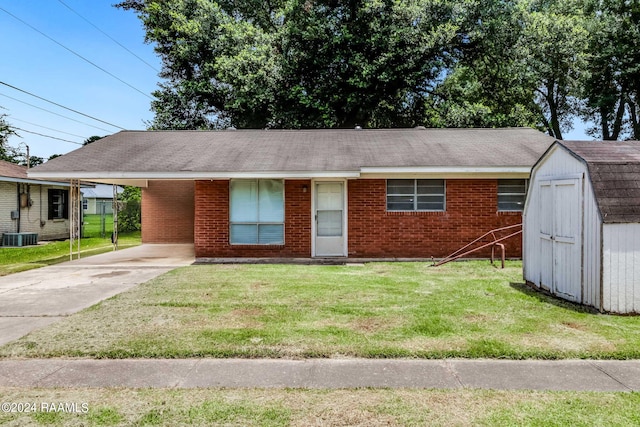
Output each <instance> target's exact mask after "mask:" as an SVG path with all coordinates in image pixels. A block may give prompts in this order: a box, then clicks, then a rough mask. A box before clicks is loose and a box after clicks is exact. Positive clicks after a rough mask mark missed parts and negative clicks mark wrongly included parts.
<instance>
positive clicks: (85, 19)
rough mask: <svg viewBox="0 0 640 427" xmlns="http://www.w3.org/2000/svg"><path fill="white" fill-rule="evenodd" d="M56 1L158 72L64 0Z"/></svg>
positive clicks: (152, 67)
mask: <svg viewBox="0 0 640 427" xmlns="http://www.w3.org/2000/svg"><path fill="white" fill-rule="evenodd" d="M58 2H60V3H61V4H62V5H63V6H64V7H66V8H67V9H69V10H70V11H71V12H73V13H75V14H76V15H78V16H79V17H80V18H82V19H83V20H84V21H85V22H87V23H88V24H89V25H91V26H92V27H93V28H95V29H96V30H98V31H100V32H101V33H102V34H104V35H105V36H107V37H108V38H109V39H110V40H111V41H112V42H114V43H115V44H117V45H118V46H120V47H121V48H123V49H124V50H126V51H127V52H129V53H130V54H131V55H133V56H135V57H136V58H138V59H139V60H140V61H141V62H143V63H144V64H146V65H147V66H148V67H149V68H151V69H152V70H154V71H156V72H158V73H159V72H160V70H158V69H157V68H156V67H154V66H153V65H151V64H149V63H148V62H147V61H145V60H144V59H142V58H140V57H139V56H138V55H136V54H135V53H134V52H132V51H130V50H129V49H128V48H127V47H126V46H124V45H122V44H121V43H120V42H119V41H118V40H116V39H114V38H113V37H111V36H110V35H109V34H107V33H105V32H104V31H102V30H101V29H100V28H99V27H98V26H97V25H95V24H94V23H93V22H91V21H89V20H88V19H87V18H85V17H84V16H82V15H80V13H78V12H77V11H75V10H74V9H72V8H71V7H70V6H69V5H67V4H66V3H65V2H63V1H62V0H58Z"/></svg>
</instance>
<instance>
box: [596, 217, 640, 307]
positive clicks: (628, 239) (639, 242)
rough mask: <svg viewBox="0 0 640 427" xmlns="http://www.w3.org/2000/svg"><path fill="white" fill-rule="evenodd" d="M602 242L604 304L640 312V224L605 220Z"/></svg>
mask: <svg viewBox="0 0 640 427" xmlns="http://www.w3.org/2000/svg"><path fill="white" fill-rule="evenodd" d="M602 243H603V272H604V274H603V284H604V286H603V304H602V305H603V307H602V308H603V309H604V310H605V311H611V312H614V313H640V224H605V225H604V227H603V242H602Z"/></svg>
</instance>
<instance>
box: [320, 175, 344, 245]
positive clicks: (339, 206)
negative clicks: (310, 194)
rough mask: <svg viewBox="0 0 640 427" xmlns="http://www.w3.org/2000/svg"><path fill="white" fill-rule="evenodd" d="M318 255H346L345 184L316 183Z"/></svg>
mask: <svg viewBox="0 0 640 427" xmlns="http://www.w3.org/2000/svg"><path fill="white" fill-rule="evenodd" d="M315 188H316V191H315V193H316V212H315V219H316V235H315V236H314V240H315V255H316V256H345V255H346V254H345V215H344V185H343V183H342V182H318V183H316V186H315Z"/></svg>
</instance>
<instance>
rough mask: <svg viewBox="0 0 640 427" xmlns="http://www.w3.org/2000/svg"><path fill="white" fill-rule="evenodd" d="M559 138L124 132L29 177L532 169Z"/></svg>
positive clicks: (511, 133)
mask: <svg viewBox="0 0 640 427" xmlns="http://www.w3.org/2000/svg"><path fill="white" fill-rule="evenodd" d="M552 143H553V139H552V138H551V137H549V136H547V135H545V134H543V133H541V132H539V131H536V130H534V129H527V128H505V129H380V130H354V129H335V130H236V131H230V130H227V131H122V132H119V133H117V134H114V135H111V136H109V137H106V138H103V139H101V140H99V141H96V142H94V143H92V144H89V145H87V146H84V147H82V148H80V149H78V150H76V151H73V152H71V153H69V154H66V155H64V156H61V157H58V158H55V159H53V160H50V161H48V162H46V163H45V164H43V165H40V166H38V167H37V168H34V169H32V170H31V171H30V176H39V177H54V176H55V177H61V176H65V177H70V178H83V179H97V178H106V177H116V176H117V177H120V178H138V179H139V178H147V179H153V178H157V179H168V178H173V179H179V178H183V179H198V178H205V177H207V176H211V177H224V176H232V174H233V173H236V174H237V173H265V174H267V173H275V172H287V173H290V172H300V173H306V174H308V175H311V176H314V175H313V173H317V172H353V173H356V174H358V175H356V176H359V174H360V173H361V172H366V170H365V169H367V168H369V172H371V171H374V170H377V171H379V170H380V168H383V169H384V168H406V169H407V170H409V171H411V170H416V168H421V167H422V168H425V167H449V168H454V169H455V168H465V167H466V168H474V167H475V168H477V167H493V168H500V167H502V168H505V167H521V168H529V169H530V168H531V166H532V165H533V164H534V163H535V162H536V160H537V159H538V158H539V157H540V155H542V153H544V152H545V150H546V149H547V148H548V147H549V146H550V145H551V144H552Z"/></svg>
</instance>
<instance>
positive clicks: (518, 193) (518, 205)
mask: <svg viewBox="0 0 640 427" xmlns="http://www.w3.org/2000/svg"><path fill="white" fill-rule="evenodd" d="M526 198H527V180H526V179H499V180H498V211H522V210H524V201H525V200H526Z"/></svg>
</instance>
